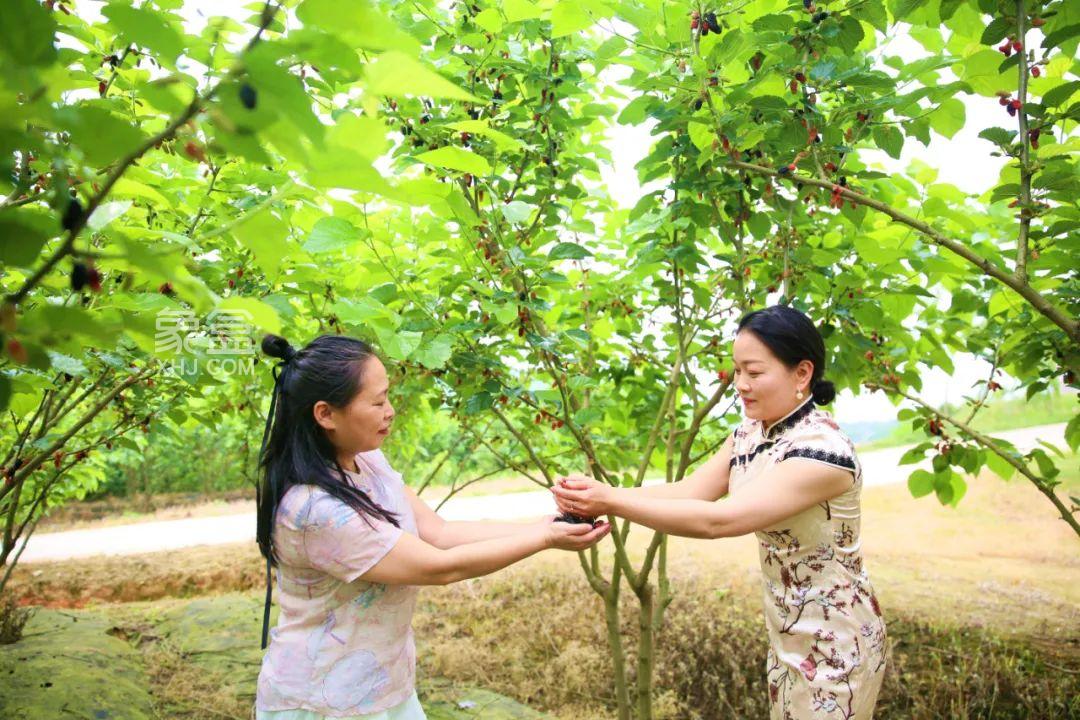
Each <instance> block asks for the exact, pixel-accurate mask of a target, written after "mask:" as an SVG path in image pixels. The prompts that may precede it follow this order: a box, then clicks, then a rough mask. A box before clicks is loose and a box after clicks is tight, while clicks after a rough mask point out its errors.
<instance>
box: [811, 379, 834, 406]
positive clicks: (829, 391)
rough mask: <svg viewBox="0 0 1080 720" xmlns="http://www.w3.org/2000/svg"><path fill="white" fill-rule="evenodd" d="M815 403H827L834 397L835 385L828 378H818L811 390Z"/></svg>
mask: <svg viewBox="0 0 1080 720" xmlns="http://www.w3.org/2000/svg"><path fill="white" fill-rule="evenodd" d="M811 393H812V394H813V396H814V403H815V404H816V405H828V404H829V403H831V402H832V401H833V400H835V399H836V386H835V385H833V384H832V383H831V382H830V381H828V380H818V381H817V382H815V383H814V389H813V390H811Z"/></svg>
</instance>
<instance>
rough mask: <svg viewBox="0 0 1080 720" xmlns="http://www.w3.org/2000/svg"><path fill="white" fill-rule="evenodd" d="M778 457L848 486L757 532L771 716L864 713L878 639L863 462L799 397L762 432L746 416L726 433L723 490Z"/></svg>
mask: <svg viewBox="0 0 1080 720" xmlns="http://www.w3.org/2000/svg"><path fill="white" fill-rule="evenodd" d="M786 461H793V462H806V461H812V462H819V463H825V464H827V465H831V466H834V467H838V468H841V469H843V470H847V471H849V472H850V473H851V474H852V486H851V487H850V488H849V489H848V490H847V491H845V492H844V493H843V494H841V495H840V496H838V497H835V498H833V499H831V500H828V501H826V502H824V503H821V504H820V505H816V506H814V507H812V508H809V509H807V510H804V511H803V512H801V513H799V514H797V515H794V516H792V517H789V518H786V519H785V520H783V521H781V522H780V523H778V524H777V525H776V526H774V527H769V528H765V529H764V530H762V531H760V532H758V533H757V539H758V545H759V557H760V561H761V570H762V586H763V591H764V592H763V594H764V606H765V621H766V626H767V628H768V632H769V652H768V658H767V674H768V687H769V703H770V709H771V718H772V720H803V719H811V718H815V719H816V718H823V719H824V718H830V719H831V718H835V719H836V720H865V719H868V718H871V717H872V715H873V711H874V704H875V702H876V700H877V695H878V691H879V690H880V688H881V683H882V680H883V678H884V672H885V660H886V657H887V639H886V632H885V621H884V619H883V617H882V614H881V607H880V605H879V604H878V601H877V597H876V596H875V595H874V591H873V588H872V586H871V585H870V579H869V577H868V576H867V574H866V571H865V569H864V567H863V560H862V552H861V547H860V521H861V520H860V519H861V505H860V499H859V496H860V493H861V491H862V466H861V465H860V464H859V461H858V457H857V456H856V454H855V449H854V445H853V444H852V443H851V441H850V440H849V439H848V438H847V437H846V436H845V435H844V434H843V432H842V431H841V430H840V428H839V426H838V425H837V424H836V422H835V421H834V420H833V419H832V417H831V416H830V415H829V414H828V413H826V412H824V411H822V410H820V409H818V408H817V407H816V406H815V405H814V403H813V400H807V402H805V403H804V404H803V405H801V406H799V407H798V408H796V409H795V410H794V411H793V412H792V413H790V414H789V415H788V416H786V417H785V418H783V419H782V420H780V421H779V422H777V423H774V424H773V425H772V426H770V427H769V428H767V429H766V428H765V427H764V425H763V424H762V423H761V422H759V421H751V420H747V421H746V422H744V423H743V424H742V425H741V426H740V427H739V428H738V429H737V430H736V431H735V437H734V447H733V451H732V460H731V482H730V487H731V492H733V493H735V492H738V491H739V488H740V487H743V486H745V485H747V484H748V483H752V482H754V481H755V479H757V478H759V477H761V476H762V475H764V474H765V473H766V472H768V471H769V470H770V469H772V468H773V467H775V466H776V465H777V464H778V463H781V462H786Z"/></svg>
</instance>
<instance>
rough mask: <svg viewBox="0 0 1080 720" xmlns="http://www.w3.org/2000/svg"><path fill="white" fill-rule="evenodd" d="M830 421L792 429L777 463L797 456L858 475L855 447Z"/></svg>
mask: <svg viewBox="0 0 1080 720" xmlns="http://www.w3.org/2000/svg"><path fill="white" fill-rule="evenodd" d="M825 422H828V423H830V424H824V422H822V423H820V424H819V423H814V424H809V423H808V424H807V425H805V426H803V427H799V428H795V429H794V430H793V431H792V432H791V434H790V437H789V444H788V445H787V447H785V448H783V449H782V451H781V453H780V457H779V459H778V462H783V461H784V460H791V459H793V458H797V459H800V460H812V461H814V462H819V463H823V464H825V465H831V466H833V467H838V468H841V469H842V470H847V471H848V472H850V473H851V474H852V475H853V476H854V477H858V475H859V464H858V460H857V458H856V457H855V448H854V446H853V445H852V444H851V440H849V439H848V438H847V436H845V435H844V434H843V433H842V432H841V431H840V429H839V428H834V427H831V425H833V424H835V423H832V421H825Z"/></svg>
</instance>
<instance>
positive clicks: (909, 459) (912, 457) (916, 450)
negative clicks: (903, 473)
mask: <svg viewBox="0 0 1080 720" xmlns="http://www.w3.org/2000/svg"><path fill="white" fill-rule="evenodd" d="M933 446H934V444H933V443H928V442H927V443H920V444H919V445H916V446H915V447H913V448H911V449H910V450H908V451H907V452H906V453H904V454H903V456H902V457H901V458H900V460H899V462H898V463H897V464H898V465H911V464H913V463H917V462H922V460H923V459H924V458H925V457H926V451H927V450H929V449H930V448H932V447H933Z"/></svg>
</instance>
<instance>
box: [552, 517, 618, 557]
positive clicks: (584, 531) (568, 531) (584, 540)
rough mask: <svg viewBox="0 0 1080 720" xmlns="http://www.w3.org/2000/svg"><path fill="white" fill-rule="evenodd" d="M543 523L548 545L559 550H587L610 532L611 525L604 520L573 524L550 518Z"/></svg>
mask: <svg viewBox="0 0 1080 720" xmlns="http://www.w3.org/2000/svg"><path fill="white" fill-rule="evenodd" d="M545 523H546V532H547V544H548V547H552V548H557V549H559V550H573V551H577V550H588V549H589V548H591V547H592V546H593V545H595V544H596V543H598V542H600V541H601V540H602V539H603V538H604V536H605V535H607V534H608V533H609V532H611V525H609V524H608V523H607V522H606V521H604V522H599V523H597V524H596V525H590V524H588V523H583V524H576V525H575V524H571V523H565V522H558V521H556V520H555V519H554V518H550V519H546V520H545Z"/></svg>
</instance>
